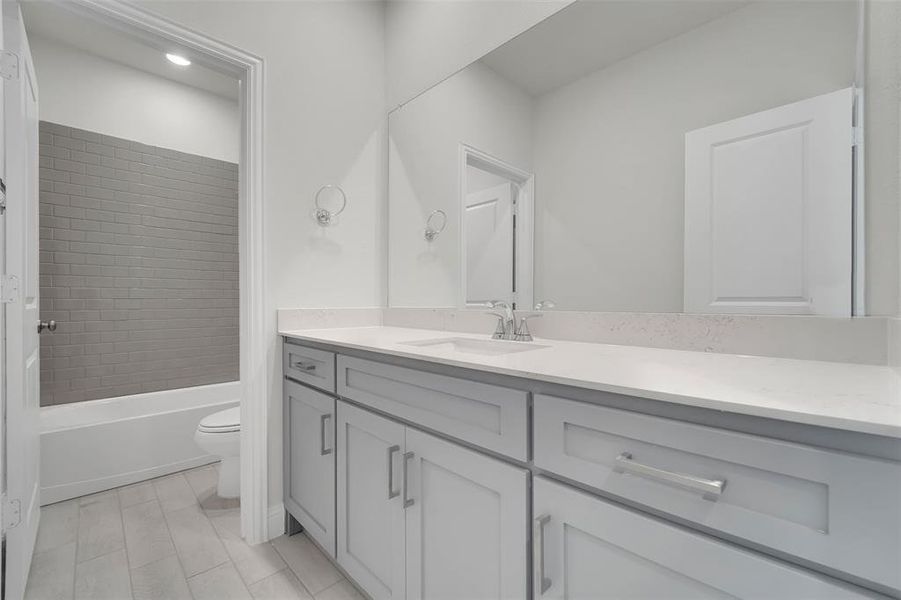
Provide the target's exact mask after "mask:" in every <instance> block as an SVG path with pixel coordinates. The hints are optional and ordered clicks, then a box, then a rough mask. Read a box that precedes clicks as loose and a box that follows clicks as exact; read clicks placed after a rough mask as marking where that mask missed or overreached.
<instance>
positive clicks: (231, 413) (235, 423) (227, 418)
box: [197, 406, 241, 433]
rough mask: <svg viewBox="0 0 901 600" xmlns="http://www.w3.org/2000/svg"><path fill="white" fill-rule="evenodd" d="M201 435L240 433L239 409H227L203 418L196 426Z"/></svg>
mask: <svg viewBox="0 0 901 600" xmlns="http://www.w3.org/2000/svg"><path fill="white" fill-rule="evenodd" d="M197 431H200V432H203V433H232V432H235V431H241V408H240V407H237V406H236V407H235V408H229V409H227V410H223V411H219V412H217V413H213V414H211V415H207V416H206V417H204V418H203V419H202V420H201V421H200V424H199V425H197Z"/></svg>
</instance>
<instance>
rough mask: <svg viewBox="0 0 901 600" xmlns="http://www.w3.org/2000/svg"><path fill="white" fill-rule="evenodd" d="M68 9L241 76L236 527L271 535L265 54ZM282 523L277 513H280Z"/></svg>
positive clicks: (75, 5) (75, 4) (120, 9)
mask: <svg viewBox="0 0 901 600" xmlns="http://www.w3.org/2000/svg"><path fill="white" fill-rule="evenodd" d="M64 5H65V8H67V9H68V10H72V11H75V12H77V13H79V14H81V15H83V16H87V17H90V18H93V19H95V20H99V21H101V22H104V23H106V24H108V25H110V26H112V27H115V28H117V29H119V30H124V31H125V32H126V33H129V34H132V35H136V36H139V37H142V38H145V39H147V38H150V39H153V40H157V41H159V40H162V41H164V42H166V43H167V44H170V45H172V46H174V47H177V48H181V49H184V50H187V51H189V52H193V53H195V54H202V55H204V56H205V57H207V58H209V59H212V60H213V61H215V62H216V63H218V65H220V66H221V67H222V68H224V69H225V70H228V71H229V72H231V73H232V74H234V75H235V76H236V77H238V78H239V79H240V81H241V91H240V105H241V153H240V157H241V158H240V160H239V164H238V173H239V196H238V198H239V200H238V204H239V213H238V214H239V217H238V236H239V243H238V246H239V269H240V270H239V288H240V290H239V298H240V309H239V315H240V316H239V319H240V326H239V332H240V384H241V533H242V534H243V536H244V538H245V539H246V540H247V542H248V543H250V544H257V543H261V542H264V541H267V540H268V539H269V538H270V526H269V521H270V518H269V517H270V515H269V498H268V496H269V464H268V443H269V440H268V438H269V433H268V420H269V403H268V398H269V395H268V385H267V380H266V359H267V356H268V347H267V337H268V336H267V335H266V319H265V306H266V304H265V302H266V294H265V270H264V268H263V267H264V264H265V263H264V259H265V247H264V245H263V73H264V63H263V59H262V58H261V57H259V56H256V55H254V54H252V53H250V52H246V51H244V50H241V49H239V48H236V47H234V46H232V45H230V44H227V43H224V42H221V41H219V40H216V39H215V38H212V37H209V36H207V35H203V34H200V33H198V32H196V31H192V30H190V29H188V28H186V27H183V26H182V25H179V24H178V23H175V22H173V21H170V20H168V19H165V18H162V17H160V16H158V15H156V14H154V13H151V12H148V11H145V10H143V9H141V8H138V7H136V6H133V5H130V4H127V3H126V2H122V1H121V0H68V1H67V2H65V3H64ZM277 519H278V521H279V524H281V520H282V515H281V513H279V515H277Z"/></svg>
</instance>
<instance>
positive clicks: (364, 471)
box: [337, 400, 405, 600]
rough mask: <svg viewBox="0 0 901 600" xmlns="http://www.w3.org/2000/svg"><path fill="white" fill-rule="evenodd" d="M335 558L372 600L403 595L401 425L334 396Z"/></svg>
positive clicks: (402, 438) (402, 429) (402, 440)
mask: <svg viewBox="0 0 901 600" xmlns="http://www.w3.org/2000/svg"><path fill="white" fill-rule="evenodd" d="M337 424H338V425H337V428H338V430H337V434H338V438H337V439H338V564H339V565H341V566H342V567H343V568H344V570H345V571H347V573H348V574H349V575H350V576H351V577H352V578H353V579H354V581H356V582H357V584H359V585H360V587H362V588H363V589H364V590H365V591H366V593H367V594H369V596H370V597H371V598H373V600H383V599H388V598H397V599H403V598H404V594H405V587H404V586H405V582H404V508H403V501H402V498H401V496H402V494H401V486H402V472H401V469H402V456H403V452H404V426H403V425H400V424H399V423H395V422H394V421H389V420H387V419H384V418H382V417H379V416H377V415H375V414H373V413H370V412H367V411H365V410H362V409H360V408H357V407H355V406H352V405H350V404H347V403H345V402H341V401H340V400H339V401H338V420H337Z"/></svg>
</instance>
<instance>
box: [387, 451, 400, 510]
mask: <svg viewBox="0 0 901 600" xmlns="http://www.w3.org/2000/svg"><path fill="white" fill-rule="evenodd" d="M399 451H400V446H391V447H390V448H388V500H391V499H392V498H397V497H398V496H400V491H394V453H395V452H399Z"/></svg>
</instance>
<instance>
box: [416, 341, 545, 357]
mask: <svg viewBox="0 0 901 600" xmlns="http://www.w3.org/2000/svg"><path fill="white" fill-rule="evenodd" d="M401 344H403V345H404V346H416V347H419V348H435V349H441V350H455V351H457V352H464V353H466V354H480V355H483V356H498V355H501V354H516V353H518V352H529V351H530V350H540V349H541V348H547V347H548V346H545V345H542V344H535V343H533V342H509V341H506V340H480V339H474V338H464V337H449V338H435V339H431V340H414V341H410V342H401Z"/></svg>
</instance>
